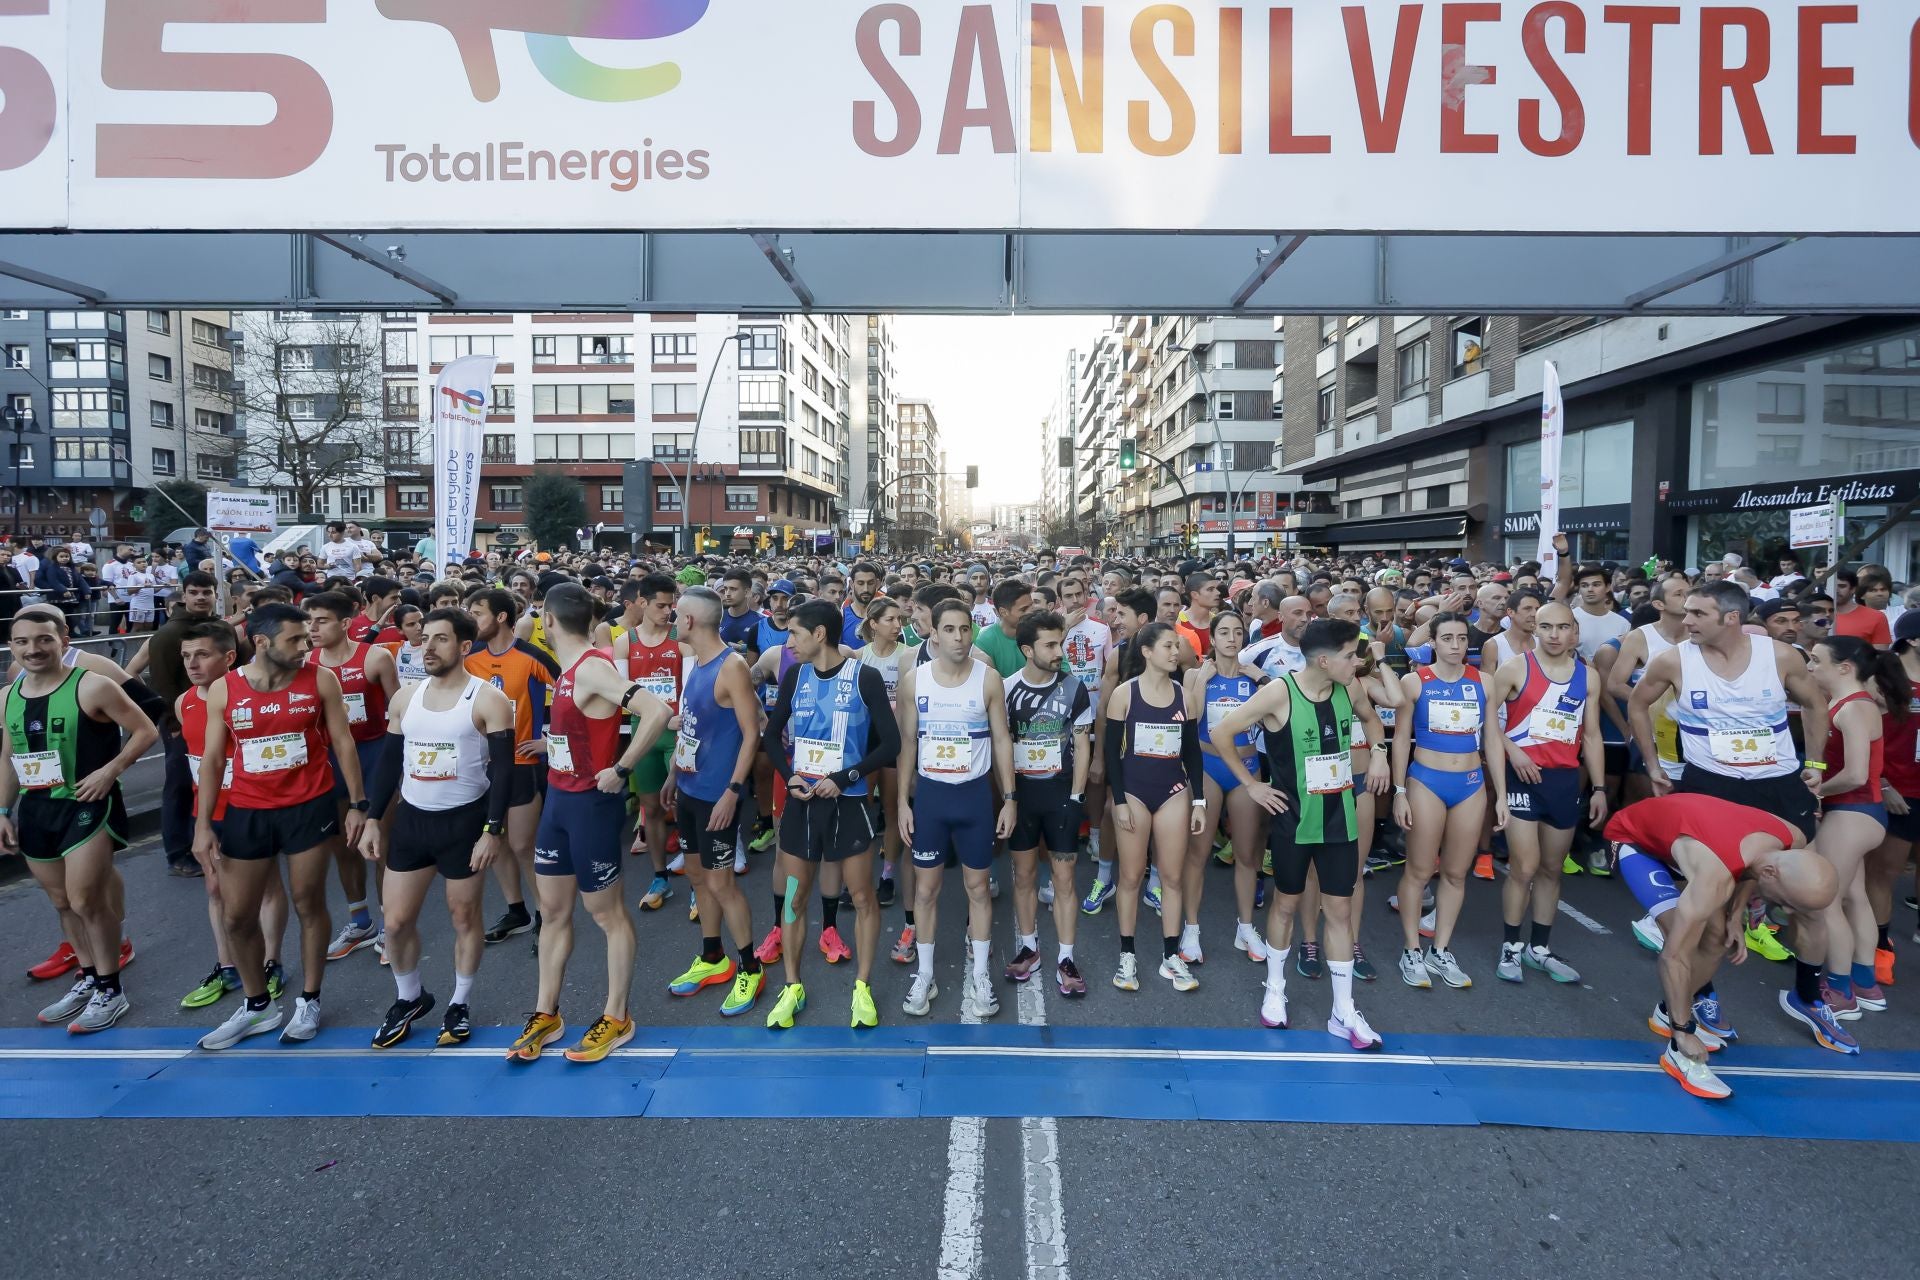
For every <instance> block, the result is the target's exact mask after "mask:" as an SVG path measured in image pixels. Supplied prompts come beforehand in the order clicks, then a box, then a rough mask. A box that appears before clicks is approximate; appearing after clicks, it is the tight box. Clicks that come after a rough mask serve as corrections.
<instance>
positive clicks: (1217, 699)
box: [1201, 675, 1260, 760]
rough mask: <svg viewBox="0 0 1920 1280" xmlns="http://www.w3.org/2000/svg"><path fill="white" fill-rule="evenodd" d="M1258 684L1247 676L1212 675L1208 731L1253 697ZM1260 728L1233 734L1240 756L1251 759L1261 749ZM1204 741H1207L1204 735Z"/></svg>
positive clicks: (1208, 682)
mask: <svg viewBox="0 0 1920 1280" xmlns="http://www.w3.org/2000/svg"><path fill="white" fill-rule="evenodd" d="M1255 688H1256V686H1255V685H1254V682H1253V681H1252V680H1250V679H1249V678H1247V677H1246V676H1219V675H1216V676H1211V677H1209V678H1208V680H1207V690H1206V705H1207V724H1206V727H1207V732H1208V733H1211V732H1213V726H1214V725H1216V724H1219V723H1220V722H1221V721H1222V720H1224V719H1226V718H1227V717H1228V716H1230V715H1232V714H1233V712H1234V710H1235V709H1236V708H1238V707H1239V706H1240V704H1241V703H1243V702H1245V701H1247V700H1248V699H1249V698H1251V697H1253V694H1254V689H1255ZM1258 733H1259V730H1258V729H1256V728H1248V729H1245V730H1243V731H1241V732H1240V733H1236V734H1234V735H1233V745H1234V746H1236V747H1238V748H1240V756H1241V758H1242V759H1243V760H1244V759H1250V758H1251V757H1253V756H1254V755H1255V754H1256V753H1257V752H1258V751H1259V750H1260V747H1259V740H1258V737H1257V736H1256V735H1258ZM1201 741H1202V742H1205V741H1206V738H1205V737H1204V736H1203V737H1202V738H1201Z"/></svg>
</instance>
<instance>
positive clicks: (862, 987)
mask: <svg viewBox="0 0 1920 1280" xmlns="http://www.w3.org/2000/svg"><path fill="white" fill-rule="evenodd" d="M879 1025H880V1011H879V1010H878V1009H876V1008H874V1007H873V988H872V987H869V986H868V985H867V984H866V983H864V982H855V983H854V984H853V1026H854V1028H855V1029H856V1030H857V1029H858V1028H860V1027H877V1026H879Z"/></svg>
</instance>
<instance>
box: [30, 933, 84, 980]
mask: <svg viewBox="0 0 1920 1280" xmlns="http://www.w3.org/2000/svg"><path fill="white" fill-rule="evenodd" d="M79 967H80V957H79V955H77V954H76V953H75V952H74V949H73V944H72V943H71V942H63V943H61V944H60V945H59V946H57V947H55V948H54V949H53V954H52V955H50V956H48V957H47V958H46V959H45V960H42V961H41V962H40V963H39V964H36V965H34V966H33V967H32V968H31V969H28V970H27V976H28V977H29V978H32V979H33V980H34V981H35V982H52V981H53V980H54V979H55V978H60V977H64V976H66V975H67V974H69V973H71V972H73V971H74V970H75V969H78V968H79Z"/></svg>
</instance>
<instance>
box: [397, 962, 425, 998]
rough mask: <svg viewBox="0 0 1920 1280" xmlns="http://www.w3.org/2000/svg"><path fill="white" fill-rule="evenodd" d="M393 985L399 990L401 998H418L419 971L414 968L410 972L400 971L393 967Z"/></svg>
mask: <svg viewBox="0 0 1920 1280" xmlns="http://www.w3.org/2000/svg"><path fill="white" fill-rule="evenodd" d="M393 985H394V987H395V988H397V989H398V990H399V992H400V998H401V999H402V1000H418V999H419V998H420V971H419V970H418V969H415V970H414V971H413V972H412V973H402V972H400V971H399V970H398V969H395V970H394V971H393Z"/></svg>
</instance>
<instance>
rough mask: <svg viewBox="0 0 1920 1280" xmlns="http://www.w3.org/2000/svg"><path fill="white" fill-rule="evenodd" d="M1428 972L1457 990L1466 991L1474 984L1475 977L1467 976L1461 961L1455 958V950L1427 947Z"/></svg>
mask: <svg viewBox="0 0 1920 1280" xmlns="http://www.w3.org/2000/svg"><path fill="white" fill-rule="evenodd" d="M1426 963H1427V972H1428V973H1430V974H1432V975H1433V976H1434V977H1436V978H1438V979H1440V981H1442V982H1444V983H1446V984H1447V985H1448V986H1450V987H1452V988H1453V989H1454V990H1455V991H1464V990H1466V989H1467V988H1468V987H1470V986H1472V985H1473V979H1472V978H1469V977H1468V976H1467V972H1466V970H1464V969H1462V968H1461V967H1460V962H1459V961H1458V960H1455V959H1454V958H1453V952H1451V951H1442V950H1441V949H1440V948H1439V947H1429V948H1428V949H1427V957H1426Z"/></svg>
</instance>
